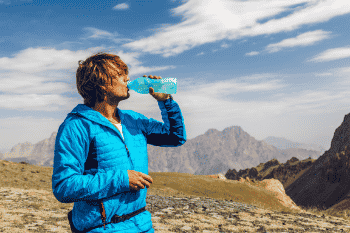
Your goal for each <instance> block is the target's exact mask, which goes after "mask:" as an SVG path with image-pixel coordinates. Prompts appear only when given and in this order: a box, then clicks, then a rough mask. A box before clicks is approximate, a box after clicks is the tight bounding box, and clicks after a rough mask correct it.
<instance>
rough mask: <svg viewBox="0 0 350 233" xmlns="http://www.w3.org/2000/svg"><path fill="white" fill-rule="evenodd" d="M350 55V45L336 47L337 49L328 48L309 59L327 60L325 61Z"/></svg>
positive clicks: (315, 60) (316, 60)
mask: <svg viewBox="0 0 350 233" xmlns="http://www.w3.org/2000/svg"><path fill="white" fill-rule="evenodd" d="M348 57H350V47H341V48H335V49H328V50H326V51H324V52H322V53H320V54H318V55H316V56H315V57H314V58H312V59H310V60H309V61H313V62H325V61H333V60H338V59H343V58H348Z"/></svg>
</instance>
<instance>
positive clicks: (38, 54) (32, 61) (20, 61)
mask: <svg viewBox="0 0 350 233" xmlns="http://www.w3.org/2000/svg"><path fill="white" fill-rule="evenodd" d="M99 49H100V48H92V49H90V50H91V51H88V50H78V51H76V52H75V51H70V50H67V49H64V50H56V49H47V48H28V49H25V50H22V51H21V52H19V53H17V54H15V56H14V57H12V58H9V57H2V58H0V69H3V70H16V71H21V72H24V73H36V72H42V71H47V70H61V69H72V68H75V69H76V68H77V67H78V61H79V60H84V59H86V58H87V57H88V56H89V55H91V54H92V52H93V51H97V50H99Z"/></svg>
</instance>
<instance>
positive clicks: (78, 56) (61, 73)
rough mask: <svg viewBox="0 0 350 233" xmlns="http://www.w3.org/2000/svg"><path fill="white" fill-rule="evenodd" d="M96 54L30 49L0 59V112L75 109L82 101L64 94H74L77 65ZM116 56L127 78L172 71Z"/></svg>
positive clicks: (132, 55) (129, 55)
mask: <svg viewBox="0 0 350 233" xmlns="http://www.w3.org/2000/svg"><path fill="white" fill-rule="evenodd" d="M98 51H103V50H102V49H101V48H100V47H98V48H91V49H90V50H84V51H83V50H79V51H70V50H67V49H64V50H56V49H44V48H29V49H26V50H22V51H20V52H19V53H17V54H16V55H15V56H13V57H11V58H9V57H3V58H0V69H1V71H0V93H2V94H0V108H2V109H21V110H40V111H57V110H62V109H63V108H71V107H74V106H72V104H78V103H79V102H81V100H82V98H81V99H77V98H69V97H66V96H64V95H63V94H64V93H67V92H70V93H74V94H77V90H76V84H75V72H76V69H77V68H78V61H79V60H85V59H86V58H88V57H89V56H91V55H92V54H94V53H96V52H98ZM107 52H111V53H113V52H112V51H107ZM117 55H119V56H120V57H121V59H122V60H123V61H124V62H125V63H126V64H127V65H128V66H129V67H130V75H129V76H132V75H137V74H142V75H143V74H146V75H150V74H152V72H154V71H160V70H166V69H174V68H175V66H171V65H169V66H154V67H146V66H143V65H142V62H140V61H139V60H138V57H139V56H140V54H139V53H124V52H123V51H120V52H117ZM78 96H79V95H78ZM79 97H80V96H79Z"/></svg>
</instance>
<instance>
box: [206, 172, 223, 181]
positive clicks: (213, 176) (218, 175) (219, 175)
mask: <svg viewBox="0 0 350 233" xmlns="http://www.w3.org/2000/svg"><path fill="white" fill-rule="evenodd" d="M207 176H208V177H212V178H215V179H219V180H227V178H226V177H225V176H224V174H222V173H219V174H215V175H207Z"/></svg>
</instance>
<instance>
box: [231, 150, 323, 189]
mask: <svg viewBox="0 0 350 233" xmlns="http://www.w3.org/2000/svg"><path fill="white" fill-rule="evenodd" d="M315 162H316V159H311V158H309V159H305V160H299V159H298V158H296V157H292V158H291V159H289V160H287V162H286V163H280V162H279V161H278V160H277V159H272V160H270V161H268V162H266V163H260V164H259V165H258V166H256V167H252V168H247V169H244V170H240V171H238V172H237V171H236V170H235V169H232V170H231V169H230V170H228V171H227V173H226V174H225V177H226V178H227V179H230V180H241V179H249V180H252V181H262V180H266V179H276V180H279V181H280V182H281V184H282V185H283V187H284V189H286V187H288V186H289V185H290V184H292V183H293V182H294V181H295V180H296V179H297V178H299V177H300V176H301V175H302V174H303V173H304V172H305V171H307V170H308V169H309V168H310V167H311V166H312V165H313V164H314V163H315Z"/></svg>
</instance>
